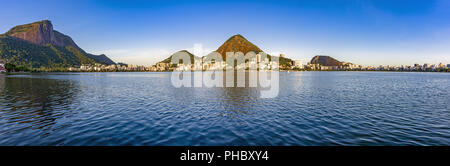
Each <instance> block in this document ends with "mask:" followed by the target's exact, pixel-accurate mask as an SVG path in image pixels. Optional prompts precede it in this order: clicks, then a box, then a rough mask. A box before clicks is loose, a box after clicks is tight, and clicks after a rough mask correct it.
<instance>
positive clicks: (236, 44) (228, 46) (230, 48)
mask: <svg viewBox="0 0 450 166" xmlns="http://www.w3.org/2000/svg"><path fill="white" fill-rule="evenodd" d="M250 51H253V52H255V54H258V53H260V52H263V51H262V50H261V49H260V48H259V47H258V46H256V45H254V44H253V43H252V42H250V41H248V40H247V39H246V38H245V37H244V36H242V35H240V34H237V35H234V36H232V37H230V38H229V39H228V40H227V41H225V43H223V44H222V45H221V46H220V47H219V48H218V49H217V51H216V52H218V53H220V54H221V55H222V58H223V59H224V60H225V59H226V53H227V52H242V53H244V55H245V54H247V53H248V52H250Z"/></svg>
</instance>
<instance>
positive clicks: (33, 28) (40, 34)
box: [6, 20, 80, 49]
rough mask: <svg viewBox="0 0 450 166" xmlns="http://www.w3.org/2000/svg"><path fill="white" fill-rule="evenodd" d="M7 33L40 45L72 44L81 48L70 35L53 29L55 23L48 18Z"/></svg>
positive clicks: (62, 45)
mask: <svg viewBox="0 0 450 166" xmlns="http://www.w3.org/2000/svg"><path fill="white" fill-rule="evenodd" d="M6 35H8V36H11V37H14V38H18V39H22V40H25V41H28V42H31V43H33V44H37V45H40V46H44V45H46V44H51V45H54V46H60V47H65V46H72V47H74V48H77V49H80V48H79V47H78V46H77V45H76V44H75V42H74V41H73V40H72V39H71V38H70V37H69V36H66V35H64V34H62V33H60V32H58V31H55V30H53V25H52V23H51V22H50V21H48V20H44V21H39V22H34V23H31V24H25V25H19V26H16V27H14V28H12V29H11V30H9V31H8V32H6Z"/></svg>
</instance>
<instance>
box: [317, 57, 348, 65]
mask: <svg viewBox="0 0 450 166" xmlns="http://www.w3.org/2000/svg"><path fill="white" fill-rule="evenodd" d="M311 64H320V65H322V66H341V65H342V63H341V62H339V61H338V60H336V59H334V58H332V57H330V56H315V57H314V58H312V60H311Z"/></svg>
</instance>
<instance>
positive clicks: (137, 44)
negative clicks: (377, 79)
mask: <svg viewBox="0 0 450 166" xmlns="http://www.w3.org/2000/svg"><path fill="white" fill-rule="evenodd" d="M4 3H5V4H7V5H8V6H9V7H8V8H6V9H5V10H2V11H0V13H1V15H0V20H1V21H0V33H4V32H6V31H8V30H9V29H10V28H12V27H13V26H16V25H21V24H25V23H29V22H35V21H39V20H44V19H48V20H51V21H52V22H54V24H55V29H56V30H58V31H61V32H63V33H65V34H68V35H70V36H71V37H72V38H73V39H74V40H75V42H76V43H77V44H78V45H80V47H82V48H84V49H85V51H87V52H90V53H95V54H106V55H107V56H108V57H110V58H111V59H113V60H114V61H116V62H124V63H128V64H137V65H144V66H150V65H153V64H155V63H156V62H159V61H161V60H163V59H165V58H167V57H168V56H170V55H171V54H173V53H175V52H177V51H179V50H188V51H190V52H192V53H193V54H195V55H197V56H204V55H206V54H208V53H210V52H211V51H215V49H216V48H217V47H218V46H220V45H221V44H222V42H223V41H225V40H226V39H227V38H228V37H230V36H232V35H235V34H242V35H244V36H246V37H247V38H248V39H249V40H250V41H251V42H253V43H255V44H256V45H258V46H259V47H260V48H261V49H262V50H264V51H265V52H266V53H269V54H272V55H277V54H280V53H283V54H285V55H286V57H289V58H291V59H293V60H302V61H303V62H305V63H306V62H308V61H309V60H310V59H311V58H312V57H314V56H315V55H329V56H332V57H335V58H336V59H339V60H341V61H345V62H352V63H356V64H360V65H364V66H379V65H413V64H416V63H418V64H425V63H429V64H438V63H444V64H450V58H449V57H450V56H449V53H450V48H448V45H449V44H450V21H449V20H448V19H446V18H448V16H450V12H449V11H450V10H448V9H450V2H448V1H443V0H435V1H419V0H415V1H395V2H392V1H357V0H346V1H326V0H319V1H314V2H307V1H282V2H281V3H280V2H278V3H275V2H274V1H229V2H224V1H222V2H221V1H216V2H207V1H151V2H147V1H131V2H129V1H127V2H120V1H67V2H59V1H52V3H40V2H34V1H25V2H24V3H20V4H17V3H13V1H5V2H4ZM42 4H45V5H42ZM33 8H42V10H40V11H42V12H39V13H36V12H35V11H34V12H33V10H32V9H33ZM249 9H251V10H249ZM19 11H20V12H19ZM81 11H85V12H81ZM180 27H181V28H180Z"/></svg>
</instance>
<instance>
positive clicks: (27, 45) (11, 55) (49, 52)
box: [0, 20, 115, 68]
mask: <svg viewBox="0 0 450 166" xmlns="http://www.w3.org/2000/svg"><path fill="white" fill-rule="evenodd" d="M0 58H4V59H8V60H9V61H10V62H12V63H14V64H20V65H26V66H30V67H33V68H39V67H70V66H77V65H81V64H93V63H100V64H105V65H111V64H115V63H114V61H112V60H111V59H109V58H108V57H107V56H105V55H92V54H89V53H86V52H85V51H84V50H82V49H81V48H80V47H78V45H77V44H75V42H74V41H73V40H72V38H70V37H69V36H67V35H64V34H62V33H60V32H58V31H55V30H54V29H53V25H52V23H51V22H50V21H48V20H44V21H39V22H34V23H31V24H25V25H19V26H16V27H14V28H12V29H11V30H9V31H8V32H6V33H5V34H2V35H0Z"/></svg>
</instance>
